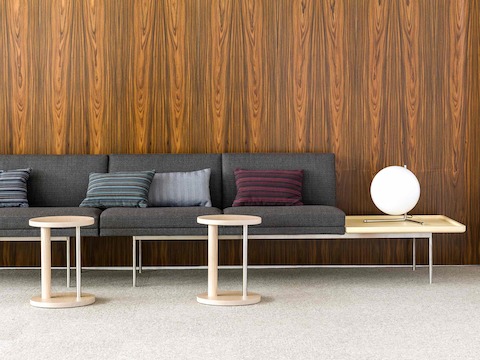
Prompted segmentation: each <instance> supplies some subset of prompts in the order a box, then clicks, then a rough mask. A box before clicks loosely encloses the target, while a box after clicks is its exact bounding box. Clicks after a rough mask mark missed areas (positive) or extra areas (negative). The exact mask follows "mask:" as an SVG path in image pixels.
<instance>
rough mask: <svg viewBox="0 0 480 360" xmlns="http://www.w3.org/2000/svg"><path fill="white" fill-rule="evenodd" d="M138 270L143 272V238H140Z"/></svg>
mask: <svg viewBox="0 0 480 360" xmlns="http://www.w3.org/2000/svg"><path fill="white" fill-rule="evenodd" d="M138 272H139V273H140V274H141V273H142V240H138Z"/></svg>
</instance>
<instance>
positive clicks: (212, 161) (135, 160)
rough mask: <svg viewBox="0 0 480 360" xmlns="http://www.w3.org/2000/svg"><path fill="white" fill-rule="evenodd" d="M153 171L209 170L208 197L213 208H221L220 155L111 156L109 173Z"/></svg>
mask: <svg viewBox="0 0 480 360" xmlns="http://www.w3.org/2000/svg"><path fill="white" fill-rule="evenodd" d="M144 169H155V171H156V172H157V173H172V172H186V171H197V170H203V169H210V170H211V173H210V197H211V202H212V206H213V207H218V208H221V206H222V156H221V154H112V155H110V160H109V169H108V171H109V172H113V171H135V170H144Z"/></svg>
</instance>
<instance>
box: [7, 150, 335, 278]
mask: <svg viewBox="0 0 480 360" xmlns="http://www.w3.org/2000/svg"><path fill="white" fill-rule="evenodd" d="M27 167H29V168H32V172H31V175H30V178H29V180H28V200H29V204H30V207H28V208H0V238H4V239H5V238H14V237H35V236H37V237H38V236H39V230H38V229H37V228H32V227H30V226H29V225H28V220H29V219H30V218H33V217H38V216H53V215H85V216H92V217H93V218H94V219H95V224H94V225H93V226H91V227H86V228H82V235H85V236H132V237H133V241H134V247H133V248H134V249H135V241H136V239H140V240H141V239H147V240H155V239H169V238H171V239H172V240H173V239H175V237H180V236H181V237H183V238H189V237H191V238H198V237H199V236H203V237H206V235H207V227H206V226H204V225H199V224H197V222H196V218H197V216H200V215H210V214H221V213H226V214H246V215H258V216H261V217H262V224H261V225H257V226H252V227H250V229H249V233H250V234H252V235H253V236H255V237H257V238H258V237H261V236H272V235H275V236H279V237H281V238H288V237H289V236H291V237H294V236H296V237H297V238H298V236H303V235H305V236H306V235H318V234H343V233H344V232H345V214H344V212H343V211H341V210H340V209H338V208H336V207H335V198H336V197H335V157H334V155H333V154H314V153H300V154H281V153H269V154H235V153H226V154H142V155H122V154H112V155H0V169H3V170H9V169H20V168H27ZM204 168H210V169H211V178H210V194H211V200H212V207H150V208H109V209H106V210H103V211H102V210H100V209H97V208H85V207H78V206H79V204H80V203H81V201H82V200H83V199H84V197H85V195H86V192H87V187H88V175H89V174H90V173H91V172H100V173H104V172H115V171H133V170H151V169H154V170H155V171H156V172H175V171H193V170H200V169H204ZM237 168H243V169H250V170H257V169H303V170H304V183H303V193H302V201H303V203H304V204H305V205H304V206H242V207H232V203H233V200H234V198H235V194H236V186H235V178H234V174H233V171H234V170H235V169H237ZM240 231H241V228H240V227H221V228H220V229H219V233H220V235H224V236H228V235H235V234H239V232H240ZM52 236H74V229H53V230H52ZM134 256H135V254H134ZM133 263H134V269H133V271H134V273H135V259H134V262H133Z"/></svg>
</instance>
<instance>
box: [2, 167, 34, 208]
mask: <svg viewBox="0 0 480 360" xmlns="http://www.w3.org/2000/svg"><path fill="white" fill-rule="evenodd" d="M31 171H32V169H17V170H0V207H28V199H27V180H28V178H29V177H30V172H31Z"/></svg>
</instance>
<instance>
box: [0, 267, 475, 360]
mask: <svg viewBox="0 0 480 360" xmlns="http://www.w3.org/2000/svg"><path fill="white" fill-rule="evenodd" d="M64 274H65V272H64V271H61V270H55V271H54V273H53V283H54V290H55V291H65V288H64V287H63V286H64V281H65V279H64ZM249 280H250V283H249V285H250V286H249V289H250V290H251V291H255V292H258V293H260V294H261V295H262V296H263V298H262V302H261V303H259V304H257V305H252V306H244V307H241V306H239V307H214V306H206V305H201V304H199V303H197V301H196V294H197V293H201V292H204V291H206V288H207V271H206V270H159V271H147V272H144V273H143V274H142V275H140V277H139V279H138V283H139V287H137V288H132V287H131V273H130V272H127V271H85V272H83V273H82V284H83V290H84V291H86V292H91V293H93V294H95V295H96V296H97V302H96V303H95V304H93V305H91V306H87V307H82V308H72V309H39V308H34V307H32V306H30V304H29V299H30V297H32V296H33V295H37V294H38V293H39V291H40V272H39V271H38V270H0V359H5V360H7V359H67V358H68V359H207V358H208V359H262V360H264V359H322V360H323V359H355V360H357V359H382V360H383V359H395V360H399V359H423V360H425V359H435V360H441V359H449V360H450V359H462V360H463V359H480V341H479V339H480V267H475V266H470V267H436V268H435V270H434V284H432V285H429V284H428V269H427V268H420V269H417V271H415V272H412V271H411V270H409V269H406V268H395V269H392V268H362V269H358V268H357V269H324V268H322V269H318V268H317V269H250V270H249ZM219 284H220V288H221V289H222V290H228V289H234V290H240V289H241V270H220V274H219ZM72 291H73V289H72Z"/></svg>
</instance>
